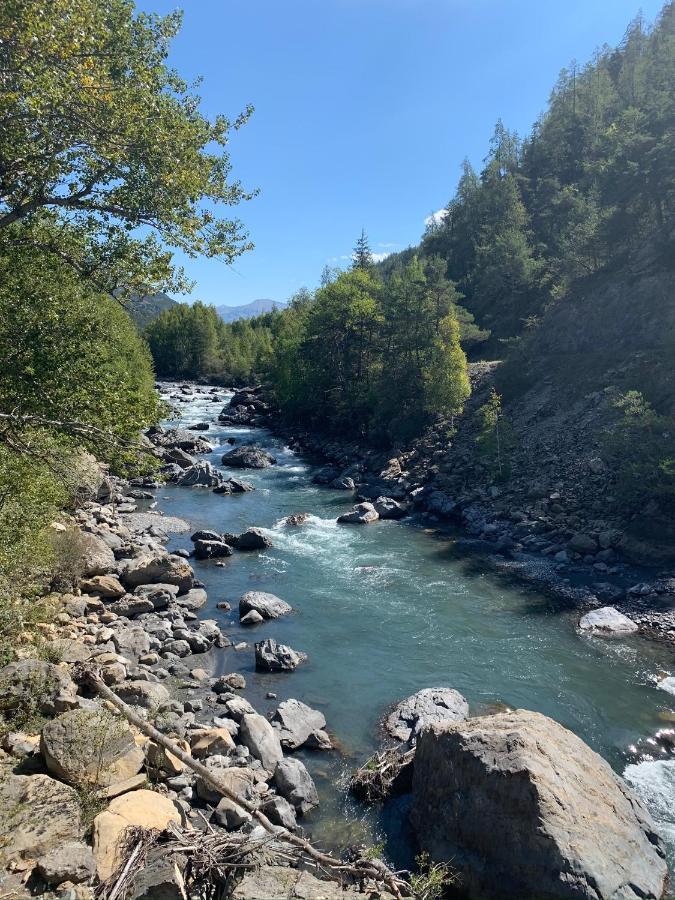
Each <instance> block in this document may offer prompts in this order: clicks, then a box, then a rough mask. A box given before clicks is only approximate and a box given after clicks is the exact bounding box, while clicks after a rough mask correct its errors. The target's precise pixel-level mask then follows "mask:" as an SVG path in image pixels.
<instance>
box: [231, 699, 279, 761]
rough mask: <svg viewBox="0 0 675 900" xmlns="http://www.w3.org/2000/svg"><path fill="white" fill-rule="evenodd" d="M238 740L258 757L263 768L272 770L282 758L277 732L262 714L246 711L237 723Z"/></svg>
mask: <svg viewBox="0 0 675 900" xmlns="http://www.w3.org/2000/svg"><path fill="white" fill-rule="evenodd" d="M239 740H240V742H241V743H242V744H243V745H244V746H245V747H248V749H249V750H250V752H251V755H252V756H254V757H255V758H256V759H259V760H260V762H261V763H262V765H263V768H264V769H266V770H267V771H268V772H274V770H275V769H276V766H277V763H278V762H281V760H282V759H283V758H284V754H283V751H282V749H281V744H280V743H279V738H278V737H277V733H276V731H275V730H274V728H272V726H271V725H270V723H269V722H268V721H267V719H266V718H264V716H261V715H258V713H247V714H246V715H244V716H243V717H242V719H241V723H240V725H239Z"/></svg>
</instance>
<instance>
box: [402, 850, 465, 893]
mask: <svg viewBox="0 0 675 900" xmlns="http://www.w3.org/2000/svg"><path fill="white" fill-rule="evenodd" d="M415 862H416V863H417V872H415V873H413V874H412V875H411V876H410V887H411V888H412V892H413V896H414V897H416V898H417V900H440V898H441V897H444V896H445V895H446V893H447V890H448V888H449V887H451V886H453V885H454V886H456V885H457V884H459V876H458V875H457V873H456V872H454V871H453V870H452V868H451V866H450V865H448V864H447V863H432V862H431V860H430V857H429V854H428V853H426V852H425V853H420V854H419V855H418V856H417V857H416V858H415Z"/></svg>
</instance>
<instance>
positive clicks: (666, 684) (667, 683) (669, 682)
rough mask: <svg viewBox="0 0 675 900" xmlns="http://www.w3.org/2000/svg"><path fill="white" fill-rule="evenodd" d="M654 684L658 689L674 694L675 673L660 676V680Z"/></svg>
mask: <svg viewBox="0 0 675 900" xmlns="http://www.w3.org/2000/svg"><path fill="white" fill-rule="evenodd" d="M656 686H657V688H658V689H659V690H660V691H666V692H667V693H668V694H673V695H675V675H669V676H668V678H662V679H661V681H659V682H657V685H656Z"/></svg>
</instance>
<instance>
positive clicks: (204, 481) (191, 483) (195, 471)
mask: <svg viewBox="0 0 675 900" xmlns="http://www.w3.org/2000/svg"><path fill="white" fill-rule="evenodd" d="M224 480H225V476H224V475H223V473H222V472H219V471H218V469H216V468H214V466H213V465H212V463H210V462H208V460H205V459H201V460H200V461H199V462H198V463H195V464H194V465H193V466H189V467H188V468H187V469H183V471H182V472H181V474H180V475H178V477H177V478H176V484H179V485H180V486H181V487H218V485H219V484H222V483H223V481H224Z"/></svg>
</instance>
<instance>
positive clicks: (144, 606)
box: [108, 594, 155, 619]
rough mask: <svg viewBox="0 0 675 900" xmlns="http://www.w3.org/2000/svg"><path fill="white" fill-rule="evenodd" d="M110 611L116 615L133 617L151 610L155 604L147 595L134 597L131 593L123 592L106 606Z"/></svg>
mask: <svg viewBox="0 0 675 900" xmlns="http://www.w3.org/2000/svg"><path fill="white" fill-rule="evenodd" d="M108 609H109V610H110V612H113V613H115V615H116V616H126V618H127V619H135V618H136V616H140V615H142V614H143V613H148V612H153V611H154V609H155V606H154V604H153V602H152V600H149V599H148V598H147V597H134V596H133V595H132V594H125V596H124V597H121V598H120V599H119V600H115V601H114V603H111V604H110V606H109V607H108Z"/></svg>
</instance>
